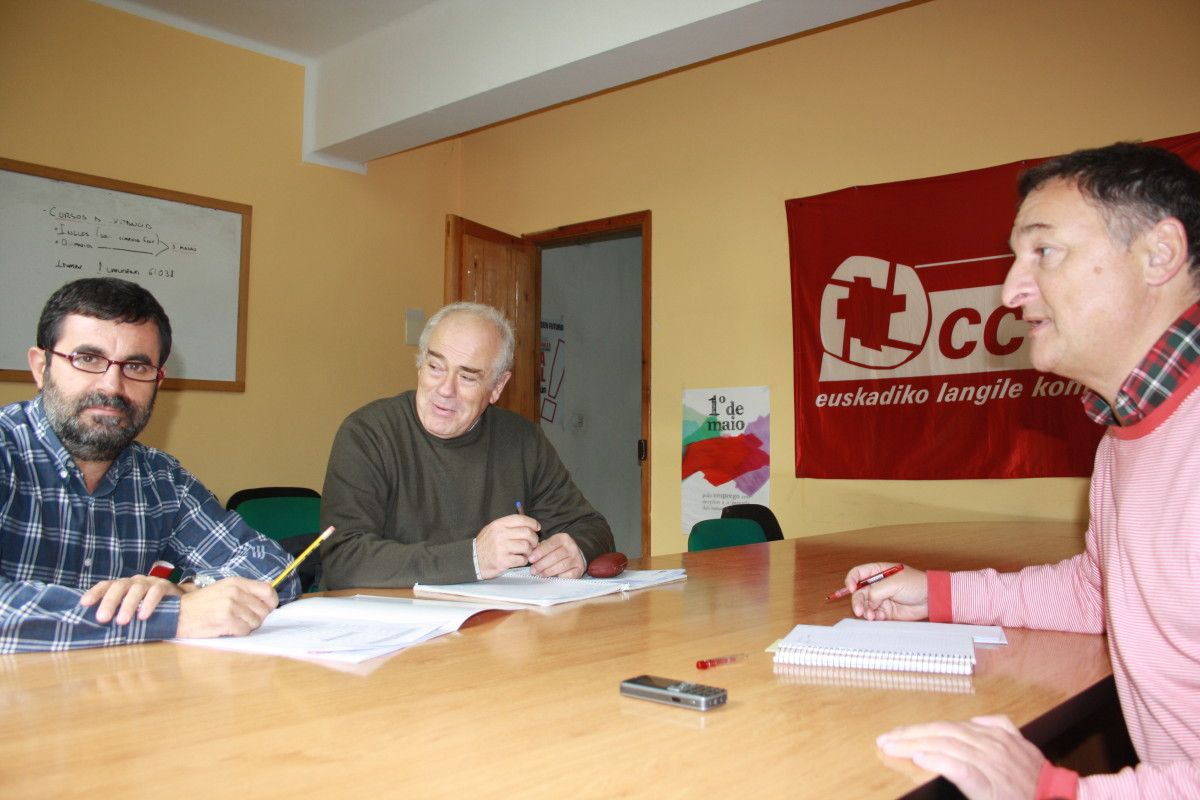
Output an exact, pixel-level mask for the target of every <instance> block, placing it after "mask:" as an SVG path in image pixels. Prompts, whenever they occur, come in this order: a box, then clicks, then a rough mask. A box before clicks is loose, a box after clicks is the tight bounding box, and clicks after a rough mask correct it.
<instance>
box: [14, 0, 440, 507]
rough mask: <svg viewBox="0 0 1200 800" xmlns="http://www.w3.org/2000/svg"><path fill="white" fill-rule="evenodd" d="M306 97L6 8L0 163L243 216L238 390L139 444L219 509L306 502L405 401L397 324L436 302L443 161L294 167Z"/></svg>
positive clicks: (137, 25)
mask: <svg viewBox="0 0 1200 800" xmlns="http://www.w3.org/2000/svg"><path fill="white" fill-rule="evenodd" d="M303 90H304V74H303V69H302V68H301V67H299V66H296V65H294V64H290V63H286V62H283V61H279V60H277V59H273V58H268V57H265V56H261V55H257V54H254V53H251V52H248V51H246V50H242V49H240V48H235V47H230V46H227V45H223V44H219V43H217V42H213V41H210V40H208V39H204V38H201V37H198V36H194V35H191V34H188V33H183V32H181V31H178V30H175V29H173V28H169V27H166V26H164V25H160V24H157V23H154V22H148V21H146V20H142V19H139V18H137V17H134V16H130V15H128V14H124V13H120V12H117V11H114V10H112V9H109V8H106V7H103V6H98V5H94V4H92V3H87V2H82V0H53V2H42V0H0V120H2V122H0V155H3V156H5V157H8V158H14V159H18V160H21V161H29V162H33V163H38V164H46V165H50V166H54V167H61V168H64V169H69V170H74V171H77V172H85V173H90V174H94V175H102V176H105V177H110V178H117V179H122V180H127V181H132V182H135V183H143V184H148V185H151V186H158V187H163V188H167V189H174V190H178V191H182V192H189V193H192V194H198V195H203V196H207V197H215V198H220V199H224V200H232V201H235V202H241V203H248V204H250V205H252V206H253V207H254V212H253V223H252V229H253V230H252V237H251V257H250V291H249V304H248V307H249V321H248V328H249V330H248V336H247V339H248V349H247V358H246V362H247V364H246V371H247V381H246V391H245V392H244V393H227V392H207V391H194V390H189V391H171V392H162V393H160V396H159V401H158V406H157V410H156V411H155V416H154V418H153V420H152V422H151V424H150V427H149V428H148V429H147V432H146V433H145V434H144V435H143V437H142V439H143V440H144V441H146V442H147V443H149V444H152V445H154V446H157V447H161V448H163V449H165V450H167V451H168V452H170V453H172V454H174V455H176V456H178V457H179V458H180V460H181V461H182V462H183V463H184V465H185V466H187V467H188V468H190V469H191V470H192V471H194V472H195V473H196V474H197V475H198V476H199V477H200V479H201V480H202V481H204V483H205V484H206V485H207V486H208V487H209V488H210V489H212V490H213V491H214V492H216V493H217V495H218V497H220V498H221V499H222V500H224V499H225V498H226V497H227V496H228V495H229V494H230V493H231V492H233V491H234V490H236V489H238V488H241V487H245V486H256V485H271V484H298V485H306V486H313V487H315V488H318V489H319V488H320V487H321V483H322V481H323V480H324V475H325V461H326V459H327V457H328V455H329V445H330V443H331V442H332V439H333V433H334V431H335V430H336V428H337V425H338V424H339V423H340V422H341V420H342V418H343V417H345V415H346V414H347V413H349V412H350V411H351V410H353V409H354V408H357V407H358V406H360V405H362V404H363V403H366V402H368V401H369V400H373V399H375V398H377V397H382V396H384V395H386V394H392V393H394V392H397V391H400V390H401V389H406V388H410V387H411V386H412V385H413V380H414V377H415V373H414V369H413V366H412V361H413V356H414V352H415V348H411V347H407V346H405V345H404V344H403V341H404V331H403V319H404V309H405V308H409V307H412V308H422V309H424V310H425V312H426V313H427V314H429V313H432V312H433V311H434V310H436V309H437V308H438V306H439V305H440V304H441V299H442V278H441V264H442V241H443V215H444V214H445V212H446V211H448V210H453V209H454V207H455V206H456V205H457V185H458V181H457V177H456V175H457V169H458V167H457V161H458V148H457V146H456V145H455V144H443V145H437V146H434V147H428V148H425V149H423V150H421V151H420V152H416V153H412V154H410V155H409V156H407V157H406V158H404V159H403V160H393V161H390V162H388V163H381V164H377V165H374V166H373V167H372V168H371V170H370V174H369V175H367V176H363V175H357V174H352V173H348V172H344V171H341V170H336V169H330V168H328V167H319V166H314V165H309V164H304V163H302V162H301V160H300V153H301V148H300V136H301V126H300V123H301V115H302V110H303V102H302V101H303ZM33 337H34V332H33V331H32V330H31V331H29V343H30V344H32V343H33ZM169 368H170V364H169V362H168V370H169ZM32 395H33V384H32V383H27V384H22V383H0V403H8V402H12V401H16V400H23V399H26V398H28V397H31V396H32Z"/></svg>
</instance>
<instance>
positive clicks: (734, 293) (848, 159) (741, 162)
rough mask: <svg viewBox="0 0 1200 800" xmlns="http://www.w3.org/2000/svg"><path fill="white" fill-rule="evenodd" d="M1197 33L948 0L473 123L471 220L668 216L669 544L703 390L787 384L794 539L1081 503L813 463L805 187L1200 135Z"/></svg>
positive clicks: (466, 188) (544, 222) (1163, 6)
mask: <svg viewBox="0 0 1200 800" xmlns="http://www.w3.org/2000/svg"><path fill="white" fill-rule="evenodd" d="M1196 31H1200V4H1198V3H1196V2H1195V0H1173V1H1172V0H1155V2H1146V3H1129V2H1127V0H1103V1H1098V0H1051V1H1050V2H1047V1H1046V0H1008V1H1007V2H1003V3H999V2H995V1H994V0H936V1H935V2H930V3H927V4H922V5H917V6H913V7H909V8H905V9H901V10H899V11H895V12H892V13H887V14H883V15H881V16H878V17H875V18H871V19H867V20H863V21H860V22H856V23H853V24H850V25H845V26H842V27H838V28H834V29H831V30H827V31H823V32H819V33H816V34H814V35H809V36H804V37H800V38H797V39H794V40H792V41H790V42H786V43H782V44H779V45H776V46H773V47H769V48H764V49H759V50H757V51H754V52H750V53H746V54H743V55H740V56H737V57H735V58H731V59H726V60H722V61H719V62H715V63H712V64H708V65H704V66H701V67H697V68H694V69H691V70H687V71H684V72H681V73H678V74H675V75H671V76H667V77H665V78H662V79H659V80H655V81H650V82H646V83H642V84H640V85H636V86H632V87H629V88H626V89H623V90H621V91H616V92H611V93H608V94H605V95H602V96H599V97H595V98H592V99H588V100H586V101H583V102H579V103H575V104H572V105H568V106H565V107H562V108H558V109H555V110H552V111H549V112H546V113H543V114H539V115H536V116H532V117H529V118H526V119H523V120H518V121H516V122H513V123H510V124H507V125H502V126H498V127H495V128H492V129H488V130H484V131H481V132H478V133H476V134H473V135H470V136H467V137H465V138H464V139H463V208H464V213H465V214H466V215H467V216H468V217H470V218H472V219H475V220H477V221H479V222H482V223H484V224H487V225H492V226H495V227H498V228H501V229H504V230H507V231H510V232H530V231H537V230H543V229H546V228H551V227H554V226H558V225H563V224H568V223H572V222H578V221H583V220H588V219H595V218H600V217H606V216H610V215H615V214H619V213H623V212H629V211H637V210H641V209H650V210H651V211H652V212H653V255H652V261H653V288H652V303H653V323H652V325H653V327H652V337H653V338H652V344H653V351H652V359H653V362H652V369H653V375H652V400H651V415H652V417H651V418H652V423H651V424H652V435H651V446H652V454H653V468H652V500H651V503H652V529H653V537H654V538H653V551H654V552H655V553H663V552H675V551H678V550H681V549H683V548H684V546H685V539H684V536H683V534H682V532H681V531H680V525H681V522H680V520H681V514H680V497H679V486H680V461H681V454H680V438H681V426H682V416H681V403H682V393H683V391H684V390H685V389H688V388H699V387H714V386H748V385H761V384H764V383H765V384H767V385H769V386H770V389H771V411H772V425H771V446H772V452H771V458H772V464H771V467H772V469H771V505H772V507H773V508H774V509H775V511H776V513H777V514H778V516H779V517H780V520H781V522H782V524H783V528H784V530H785V531H787V532H788V534H789V535H792V536H795V535H809V534H814V533H821V532H826V531H832V530H847V529H853V528H858V527H864V526H870V525H876V524H882V523H901V522H923V521H954V520H980V519H992V518H997V519H1010V518H1011V519H1021V518H1051V519H1068V520H1070V519H1083V518H1084V517H1085V516H1086V507H1085V503H1086V498H1085V496H1084V495H1085V482H1084V481H1083V480H1080V479H1054V480H1020V481H925V482H900V481H894V482H881V481H816V480H798V479H796V478H795V477H794V474H795V471H794V461H795V448H794V442H795V425H794V421H793V420H794V418H793V402H792V368H791V357H792V339H791V309H790V300H789V298H790V294H789V292H790V284H789V272H788V251H787V230H786V221H785V215H784V206H783V204H784V201H785V200H787V199H789V198H793V197H802V196H805V195H811V194H816V193H820V192H826V191H830V190H833V189H838V188H842V187H845V186H849V185H854V184H869V183H878V182H882V181H893V180H902V179H907V178H915V177H921V176H928V175H937V174H943V173H949V172H956V171H959V170H966V169H973V168H977V167H984V166H988V165H993V164H1000V163H1005V162H1010V161H1014V160H1018V159H1021V158H1023V157H1027V156H1039V155H1050V154H1053V153H1058V152H1063V151H1067V150H1071V149H1075V148H1078V147H1084V146H1092V145H1102V144H1107V143H1110V142H1112V141H1115V140H1117V139H1128V138H1141V139H1154V138H1158V137H1162V136H1167V135H1171V134H1179V133H1185V132H1189V131H1195V130H1200V103H1197V102H1196V100H1197V90H1196V86H1195V81H1193V80H1192V79H1191V78H1190V76H1191V75H1192V74H1193V71H1194V63H1193V62H1194V56H1195V32H1196ZM409 157H410V156H408V155H401V156H397V157H394V159H389V160H385V163H387V161H390V160H403V159H406V158H409ZM964 201H965V202H969V198H966V199H964ZM829 446H830V447H837V446H839V445H838V443H837V442H830V443H829Z"/></svg>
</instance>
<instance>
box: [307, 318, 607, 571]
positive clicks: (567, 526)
mask: <svg viewBox="0 0 1200 800" xmlns="http://www.w3.org/2000/svg"><path fill="white" fill-rule="evenodd" d="M512 361H513V331H512V326H511V325H510V324H509V322H508V320H506V319H505V318H504V315H503V314H501V313H500V312H499V311H497V310H496V309H494V308H492V307H491V306H486V305H482V304H480V303H453V304H451V305H448V306H446V307H445V308H443V309H441V310H440V311H438V312H437V313H436V314H434V315H433V316H432V317H430V318H429V322H428V323H427V324H426V325H425V329H424V330H423V331H422V332H421V340H420V345H419V352H418V355H417V388H416V391H409V392H404V393H403V394H400V395H397V396H396V397H388V398H384V399H382V400H376V401H375V402H373V403H370V404H369V405H367V406H365V407H363V408H361V409H359V410H358V411H355V412H354V413H353V414H351V415H350V416H349V417H348V418H347V419H346V421H345V422H344V423H342V427H341V429H340V430H339V431H338V433H337V437H336V438H335V439H334V442H333V450H332V452H331V453H330V456H329V468H328V470H327V471H326V473H325V491H324V493H323V496H322V502H321V517H322V524H323V525H335V526H337V532H336V533H335V534H333V536H331V537H330V539H329V541H328V542H326V544H325V546H324V547H323V548H322V550H323V552H322V554H321V561H322V567H323V569H324V577H323V583H324V585H325V586H326V587H327V588H331V589H337V588H343V587H360V586H378V587H402V586H412V585H413V584H414V583H416V582H422V583H460V582H464V581H473V580H479V579H481V578H492V577H495V576H496V575H499V574H500V573H501V572H504V571H505V570H507V569H509V568H511V567H523V566H525V565H527V564H528V565H529V567H530V569H531V571H532V572H533V573H534V574H535V575H542V576H544V577H564V578H578V577H580V576H582V575H583V571H584V569H586V568H587V564H588V561H589V560H591V559H593V558H595V557H596V556H598V555H600V554H601V553H604V552H607V551H609V550H612V549H613V536H612V531H611V530H610V529H609V527H608V522H607V521H606V520H605V519H604V517H603V516H601V515H600V514H599V513H598V512H597V511H596V509H594V508H592V506H591V505H590V504H589V503H588V501H587V500H586V499H585V498H584V496H583V494H582V493H581V492H580V491H579V489H577V488H576V487H575V484H574V483H573V482H572V481H571V476H570V475H569V474H567V470H566V467H564V466H563V464H562V462H561V461H559V459H558V456H557V454H555V452H554V448H553V447H552V446H551V445H550V442H549V441H547V439H546V437H545V436H544V435H543V434H542V432H541V430H540V429H539V428H538V427H537V425H535V424H533V423H531V422H530V421H529V420H526V419H525V418H523V417H521V416H520V415H518V414H514V413H513V412H511V411H508V410H507V409H503V408H493V407H491V406H492V403H495V402H496V401H497V400H499V399H500V393H501V392H502V391H503V390H504V385H505V384H506V383H507V382H508V379H509V377H510V376H511V374H512V372H511V370H512Z"/></svg>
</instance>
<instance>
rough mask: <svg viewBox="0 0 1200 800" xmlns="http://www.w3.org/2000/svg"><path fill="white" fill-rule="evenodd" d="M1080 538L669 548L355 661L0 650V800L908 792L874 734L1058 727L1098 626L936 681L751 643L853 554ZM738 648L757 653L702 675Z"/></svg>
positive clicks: (834, 610) (1056, 529)
mask: <svg viewBox="0 0 1200 800" xmlns="http://www.w3.org/2000/svg"><path fill="white" fill-rule="evenodd" d="M1080 548H1081V533H1080V532H1079V530H1078V529H1077V528H1076V527H1075V526H1070V525H1065V524H1058V523H1034V524H1016V523H1002V524H997V523H969V524H934V525H905V526H893V527H883V528H877V529H872V530H869V531H852V532H846V533H838V534H831V535H826V536H819V537H813V538H808V539H799V540H787V541H782V542H772V543H768V544H762V545H750V546H745V547H739V548H732V549H727V550H712V551H707V552H702V553H685V554H676V555H669V556H659V557H654V558H649V559H646V560H645V561H644V562H643V563H642V565H641V566H644V567H655V568H665V567H673V566H678V565H680V564H682V565H683V566H685V567H686V568H687V570H688V576H689V577H688V580H687V581H686V582H684V583H681V584H675V585H673V586H664V587H661V588H657V589H651V590H646V591H642V592H635V593H631V594H628V595H624V596H613V597H610V598H600V599H597V600H592V601H585V602H582V603H576V604H570V605H563V606H557V607H554V608H551V609H549V610H546V611H539V610H529V611H520V612H487V613H485V614H483V615H480V616H477V617H475V618H474V619H472V620H470V621H469V622H468V623H467V626H465V627H464V628H463V629H462V630H461V631H460V632H458V633H457V634H452V635H450V636H447V637H442V638H440V639H437V640H434V641H432V642H429V643H427V644H423V645H420V646H417V647H414V648H411V649H409V650H406V651H402V652H400V653H397V654H394V655H392V656H390V657H386V658H384V659H378V660H376V662H368V663H367V665H366V666H367V667H374V669H373V670H370V671H366V670H364V673H365V674H355V673H353V672H344V671H338V670H335V669H331V668H328V667H325V666H321V665H316V664H312V663H306V662H302V661H296V660H289V659H285V658H277V657H271V656H253V655H245V654H238V653H226V652H218V651H210V650H206V649H201V648H193V647H185V646H180V645H174V644H170V643H166V642H159V643H154V644H146V645H135V646H129V647H116V648H109V649H105V650H89V651H78V652H74V653H56V654H28V655H16V656H2V657H0V686H2V694H0V728H2V729H3V731H4V735H3V740H2V743H0V796H3V797H5V798H15V797H37V798H49V797H66V796H82V795H84V794H85V793H86V794H87V795H88V796H95V797H139V796H145V797H151V796H153V797H162V796H164V795H167V796H179V795H184V796H196V797H204V798H211V797H225V796H236V797H239V798H286V797H303V798H342V797H347V798H348V797H362V798H377V797H394V796H408V797H420V798H426V797H454V798H468V797H522V798H524V797H556V798H564V797H566V798H569V797H655V798H658V797H697V796H712V797H722V798H724V797H780V796H785V795H786V796H788V797H795V798H807V797H813V798H816V797H820V798H829V797H855V798H883V797H897V796H901V795H904V794H906V793H908V792H910V791H912V790H914V789H919V788H920V787H921V786H922V784H925V783H926V782H927V781H928V780H929V779H930V777H931V776H930V775H929V774H928V773H924V772H921V771H920V770H917V769H916V768H913V767H911V766H909V767H908V768H897V767H895V765H891V766H889V765H887V764H885V763H884V761H883V759H882V757H881V756H879V755H878V754H877V751H876V748H875V744H874V739H875V736H876V735H878V734H879V733H881V732H883V731H887V730H890V729H891V728H893V727H895V726H897V725H901V724H905V723H909V722H916V721H921V720H933V719H964V718H967V717H970V716H973V715H977V714H984V713H1004V714H1008V715H1010V716H1011V717H1012V718H1013V719H1014V720H1015V721H1016V723H1017V724H1018V725H1020V726H1022V727H1023V728H1024V730H1025V731H1026V733H1027V734H1028V735H1030V736H1031V738H1033V739H1034V740H1035V741H1039V742H1040V740H1043V739H1045V738H1047V737H1051V736H1054V735H1057V733H1058V731H1059V730H1061V729H1062V728H1063V727H1064V726H1066V725H1067V724H1069V723H1070V722H1071V720H1072V719H1073V718H1075V717H1077V716H1081V715H1082V713H1083V710H1084V707H1086V706H1087V705H1088V703H1089V701H1090V695H1094V694H1095V693H1096V692H1098V691H1100V690H1101V688H1102V687H1106V686H1107V685H1108V683H1109V679H1110V676H1111V673H1110V669H1109V664H1108V656H1107V649H1106V645H1105V642H1104V640H1103V638H1102V637H1100V636H1087V635H1078V634H1060V633H1047V632H1037V631H1023V630H1015V629H1010V630H1009V631H1008V638H1009V644H1008V646H1007V647H1002V648H996V649H986V650H984V649H981V650H980V652H979V663H978V665H977V670H976V674H975V675H974V677H973V678H970V679H966V680H965V681H961V682H959V683H958V684H955V685H943V686H928V685H915V684H914V685H911V686H907V687H906V686H905V685H904V681H894V682H893V683H894V684H895V685H892V686H888V685H886V682H882V683H879V684H878V685H875V686H872V685H870V683H869V682H868V681H866V680H865V679H864V678H863V675H860V674H858V673H857V672H855V673H854V674H848V673H849V671H846V670H842V671H840V672H839V673H838V674H833V675H829V674H826V675H824V676H821V675H817V676H811V675H810V676H802V677H796V676H784V675H778V676H777V675H776V674H775V672H774V670H773V668H772V661H771V656H770V654H767V653H764V652H763V649H764V648H765V647H766V646H767V645H769V644H770V643H771V642H772V641H774V640H775V639H778V638H780V637H782V636H783V635H784V634H785V633H787V631H788V630H790V628H791V626H792V625H793V624H795V623H797V622H810V623H819V624H826V623H833V622H835V621H836V620H838V619H840V618H841V617H843V616H845V615H846V614H847V613H848V608H849V606H848V602H847V601H842V602H840V603H826V602H825V594H826V593H827V592H829V591H831V590H833V589H835V588H837V587H838V586H839V585H840V582H841V578H842V576H843V575H844V574H845V570H846V569H847V568H848V567H850V566H851V565H853V564H856V563H860V562H862V561H870V560H877V559H886V558H894V559H899V560H904V561H906V562H907V563H910V564H912V565H913V566H917V567H954V568H979V567H984V566H989V565H991V566H996V567H999V568H1004V569H1012V568H1016V567H1018V566H1020V565H1023V564H1027V563H1041V562H1044V561H1052V560H1057V559H1059V558H1062V557H1066V556H1068V555H1071V554H1073V553H1075V552H1077V551H1078V550H1079V549H1080ZM377 593H385V594H386V593H389V592H377ZM390 593H391V594H398V595H403V594H407V593H406V592H390ZM732 653H748V654H749V658H748V659H747V660H745V661H743V662H741V663H738V664H734V665H730V666H725V667H719V668H716V669H712V670H708V671H707V672H701V671H699V670H697V669H696V667H695V662H696V660H697V659H700V658H709V657H713V656H721V655H727V654H732ZM380 662H381V663H380ZM641 673H651V674H657V675H664V676H668V677H673V678H675V677H677V678H688V679H696V680H702V681H703V682H708V683H712V684H716V685H719V686H723V687H726V688H727V689H728V690H729V703H728V705H726V706H724V707H722V708H719V709H716V710H714V711H711V712H707V713H700V712H695V711H690V710H686V709H680V708H671V707H667V706H660V705H657V704H652V703H647V702H645V701H641V700H633V699H628V698H624V697H621V696H620V695H619V694H618V692H617V685H618V683H619V682H620V681H621V680H622V679H623V678H627V677H631V676H633V675H638V674H641ZM871 674H874V673H871ZM926 677H928V676H926ZM860 682H861V683H862V684H863V685H856V684H858V683H860ZM938 689H940V690H938Z"/></svg>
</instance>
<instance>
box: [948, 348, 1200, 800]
mask: <svg viewBox="0 0 1200 800" xmlns="http://www.w3.org/2000/svg"><path fill="white" fill-rule="evenodd" d="M1197 386H1200V370H1193V371H1192V374H1191V375H1189V376H1188V378H1187V380H1186V381H1185V382H1184V383H1183V384H1182V385H1181V386H1179V387H1178V388H1177V389H1176V390H1175V392H1173V393H1172V395H1171V397H1170V398H1169V399H1168V400H1167V401H1166V402H1165V403H1163V404H1162V405H1161V406H1159V407H1158V408H1156V409H1154V410H1153V411H1152V412H1150V414H1149V415H1148V416H1147V417H1146V418H1145V419H1143V420H1141V421H1140V422H1138V423H1136V424H1134V425H1131V426H1129V427H1127V428H1115V427H1114V428H1109V430H1108V433H1107V435H1105V437H1104V438H1103V439H1102V440H1101V442H1100V446H1099V448H1098V449H1097V451H1096V463H1095V468H1094V472H1093V474H1092V483H1091V495H1090V505H1091V524H1090V525H1089V527H1088V531H1087V542H1086V550H1085V552H1083V553H1080V554H1079V555H1077V556H1075V557H1074V558H1070V559H1067V560H1065V561H1062V562H1060V563H1058V564H1046V565H1042V566H1037V567H1028V568H1026V569H1023V570H1021V571H1020V572H1015V573H1007V574H1000V573H997V572H996V571H995V570H982V571H979V572H960V573H953V574H952V575H950V576H949V581H948V588H949V591H938V584H941V586H943V587H946V586H947V581H946V573H940V574H939V573H930V618H931V619H936V618H938V617H941V618H943V619H944V618H946V617H949V616H951V614H952V618H953V619H954V621H956V622H972V623H989V624H1000V625H1006V626H1014V627H1026V628H1040V629H1048V630H1061V631H1074V632H1084V633H1102V632H1107V634H1108V644H1109V651H1110V653H1111V657H1112V668H1113V676H1114V679H1115V681H1116V686H1117V693H1118V695H1119V697H1120V700H1121V709H1122V711H1123V713H1124V716H1125V722H1126V724H1127V725H1128V727H1129V734H1130V738H1131V739H1132V741H1133V744H1134V747H1135V748H1136V749H1137V753H1138V757H1139V759H1140V762H1141V763H1139V764H1138V766H1137V767H1136V768H1133V769H1125V770H1122V771H1121V772H1119V773H1117V774H1114V775H1096V776H1091V777H1087V778H1083V779H1081V780H1080V781H1079V797H1080V798H1085V799H1087V800H1090V799H1091V798H1109V797H1112V798H1134V797H1146V798H1176V797H1195V798H1200V598H1198V594H1200V392H1196V391H1194V390H1195V389H1196V388H1197ZM938 595H941V597H940V598H939V597H938ZM939 600H940V602H939ZM947 604H948V605H949V609H947ZM938 606H940V607H938ZM947 610H949V611H951V614H947V613H946V611H947ZM1043 777H1045V776H1043ZM1043 785H1044V784H1043Z"/></svg>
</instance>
